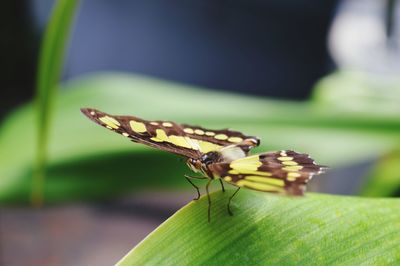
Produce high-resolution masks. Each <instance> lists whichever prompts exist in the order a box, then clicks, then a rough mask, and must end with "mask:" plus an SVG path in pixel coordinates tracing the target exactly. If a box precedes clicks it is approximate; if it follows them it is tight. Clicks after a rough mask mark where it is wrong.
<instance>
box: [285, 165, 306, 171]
mask: <svg viewBox="0 0 400 266" xmlns="http://www.w3.org/2000/svg"><path fill="white" fill-rule="evenodd" d="M302 168H303V166H301V165H290V166H285V167H283V168H282V170H285V171H288V172H297V171H299V170H301V169H302Z"/></svg>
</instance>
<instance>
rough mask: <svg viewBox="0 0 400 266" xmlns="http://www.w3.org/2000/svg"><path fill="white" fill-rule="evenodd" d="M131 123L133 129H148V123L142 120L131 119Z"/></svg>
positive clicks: (137, 130)
mask: <svg viewBox="0 0 400 266" xmlns="http://www.w3.org/2000/svg"><path fill="white" fill-rule="evenodd" d="M129 125H130V126H131V128H132V130H133V131H135V132H137V133H144V132H146V131H147V129H146V125H145V124H144V123H142V122H137V121H134V120H131V121H129Z"/></svg>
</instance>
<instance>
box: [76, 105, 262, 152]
mask: <svg viewBox="0 0 400 266" xmlns="http://www.w3.org/2000/svg"><path fill="white" fill-rule="evenodd" d="M81 111H82V112H83V113H84V114H85V115H86V116H87V117H89V118H90V119H91V120H93V121H94V122H96V123H97V124H99V125H101V126H103V127H106V128H108V129H110V130H112V131H115V132H117V133H119V134H121V135H123V136H125V137H128V138H130V139H131V140H132V141H134V142H138V143H142V144H145V145H148V146H151V147H154V148H157V149H161V150H165V151H168V152H172V153H175V154H179V155H183V156H186V157H190V158H200V157H201V155H202V154H204V153H207V152H209V151H214V150H219V149H220V148H222V147H224V146H226V145H231V144H235V143H237V142H239V141H240V142H242V140H243V139H245V138H246V136H244V135H243V134H241V133H240V132H236V131H230V130H208V129H204V128H200V127H195V126H188V125H180V124H177V123H174V122H170V121H147V120H144V119H141V118H138V117H135V116H114V115H110V114H107V113H104V112H101V111H98V110H95V109H91V108H83V109H81ZM244 143H245V144H243V145H249V146H253V145H254V146H255V145H256V144H258V139H256V138H252V139H246V141H245V142H244ZM247 143H249V144H247Z"/></svg>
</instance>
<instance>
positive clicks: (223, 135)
mask: <svg viewBox="0 0 400 266" xmlns="http://www.w3.org/2000/svg"><path fill="white" fill-rule="evenodd" d="M214 138H216V139H219V140H226V139H228V136H227V135H225V134H218V135H215V136H214Z"/></svg>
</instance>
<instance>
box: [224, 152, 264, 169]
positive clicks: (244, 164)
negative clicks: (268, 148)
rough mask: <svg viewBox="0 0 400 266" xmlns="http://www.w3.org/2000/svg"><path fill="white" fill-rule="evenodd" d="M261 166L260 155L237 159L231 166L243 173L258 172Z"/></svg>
mask: <svg viewBox="0 0 400 266" xmlns="http://www.w3.org/2000/svg"><path fill="white" fill-rule="evenodd" d="M261 165H262V163H261V162H260V160H259V157H258V155H254V156H248V157H245V158H240V159H237V160H235V161H233V162H231V164H230V165H229V166H230V167H231V168H232V169H235V170H237V171H239V172H241V173H242V172H244V171H257V169H258V167H260V166H261Z"/></svg>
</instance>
